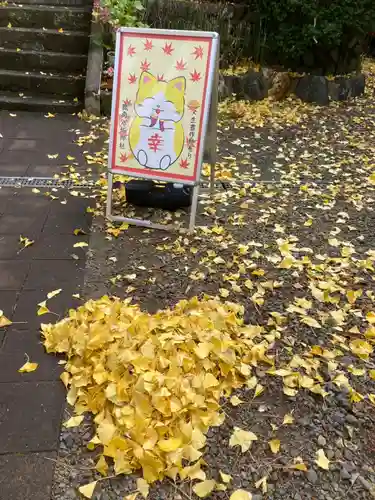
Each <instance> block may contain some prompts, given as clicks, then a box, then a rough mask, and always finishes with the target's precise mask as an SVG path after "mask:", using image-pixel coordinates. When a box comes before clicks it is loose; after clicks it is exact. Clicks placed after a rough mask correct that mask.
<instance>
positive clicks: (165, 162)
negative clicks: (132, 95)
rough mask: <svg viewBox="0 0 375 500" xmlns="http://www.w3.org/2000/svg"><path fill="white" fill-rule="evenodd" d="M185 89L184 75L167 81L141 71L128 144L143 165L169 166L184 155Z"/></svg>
mask: <svg viewBox="0 0 375 500" xmlns="http://www.w3.org/2000/svg"><path fill="white" fill-rule="evenodd" d="M185 89H186V80H185V78H184V77H183V76H179V77H177V78H174V79H173V80H170V81H169V82H165V81H160V80H159V79H157V78H156V77H155V76H154V75H152V74H151V73H149V72H147V71H144V72H143V73H142V74H141V76H140V78H139V87H138V92H137V97H136V101H135V105H134V109H135V113H136V115H137V116H136V117H135V118H134V120H133V122H132V124H131V127H130V133H129V144H130V149H131V151H132V153H133V155H134V158H136V159H137V161H138V163H140V164H141V165H142V166H144V167H147V168H153V169H159V170H167V169H168V168H169V167H170V166H171V165H172V163H174V162H175V161H176V160H177V159H178V157H179V156H180V155H181V153H182V150H183V147H184V129H183V126H182V123H181V120H182V117H183V115H184V105H185Z"/></svg>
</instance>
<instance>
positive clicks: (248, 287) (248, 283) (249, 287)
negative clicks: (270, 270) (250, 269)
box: [245, 280, 254, 290]
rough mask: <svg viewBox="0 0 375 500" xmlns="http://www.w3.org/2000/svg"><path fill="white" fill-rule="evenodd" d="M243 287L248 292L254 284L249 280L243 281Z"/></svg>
mask: <svg viewBox="0 0 375 500" xmlns="http://www.w3.org/2000/svg"><path fill="white" fill-rule="evenodd" d="M245 286H246V288H247V289H248V290H252V289H253V288H254V284H253V282H252V281H251V280H246V281H245Z"/></svg>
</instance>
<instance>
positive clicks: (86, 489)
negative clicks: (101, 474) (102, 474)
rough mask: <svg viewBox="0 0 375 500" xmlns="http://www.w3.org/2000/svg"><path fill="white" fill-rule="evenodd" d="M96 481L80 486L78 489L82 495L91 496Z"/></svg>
mask: <svg viewBox="0 0 375 500" xmlns="http://www.w3.org/2000/svg"><path fill="white" fill-rule="evenodd" d="M97 482H98V481H93V482H92V483H88V484H85V485H83V486H80V487H79V488H78V491H79V492H80V493H81V495H83V496H84V497H85V498H92V496H93V494H94V490H95V486H96V483H97Z"/></svg>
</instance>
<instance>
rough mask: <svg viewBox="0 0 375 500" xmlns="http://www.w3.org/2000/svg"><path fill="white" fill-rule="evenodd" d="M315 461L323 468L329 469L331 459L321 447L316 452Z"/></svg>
mask: <svg viewBox="0 0 375 500" xmlns="http://www.w3.org/2000/svg"><path fill="white" fill-rule="evenodd" d="M315 463H316V464H317V465H318V466H319V467H320V468H321V469H325V470H329V460H328V458H327V457H326V454H325V453H324V450H322V449H320V450H318V451H317V452H316V460H315Z"/></svg>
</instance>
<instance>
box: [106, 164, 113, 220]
mask: <svg viewBox="0 0 375 500" xmlns="http://www.w3.org/2000/svg"><path fill="white" fill-rule="evenodd" d="M107 185H108V187H107V205H106V210H105V215H106V217H107V219H109V220H112V196H113V174H112V172H110V171H108V173H107Z"/></svg>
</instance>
